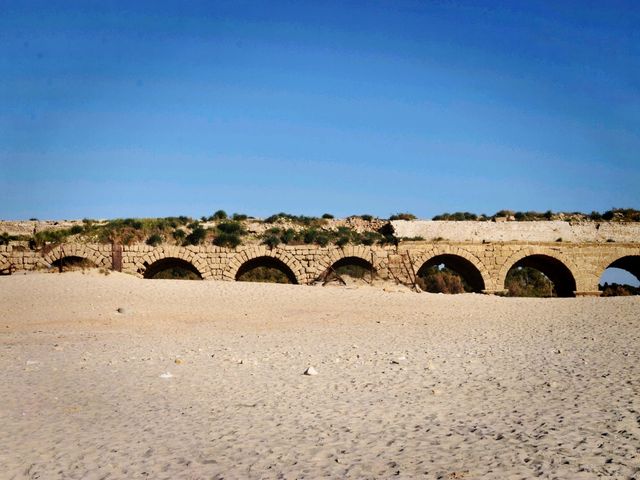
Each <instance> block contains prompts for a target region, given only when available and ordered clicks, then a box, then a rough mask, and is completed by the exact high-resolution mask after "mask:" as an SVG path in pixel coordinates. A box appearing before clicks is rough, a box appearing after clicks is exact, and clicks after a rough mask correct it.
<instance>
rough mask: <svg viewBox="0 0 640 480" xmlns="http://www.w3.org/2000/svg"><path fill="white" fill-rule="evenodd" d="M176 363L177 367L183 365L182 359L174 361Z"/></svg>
mask: <svg viewBox="0 0 640 480" xmlns="http://www.w3.org/2000/svg"><path fill="white" fill-rule="evenodd" d="M174 363H175V364H176V365H180V364H181V363H182V359H180V358H176V359H175V360H174Z"/></svg>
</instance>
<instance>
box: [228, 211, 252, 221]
mask: <svg viewBox="0 0 640 480" xmlns="http://www.w3.org/2000/svg"><path fill="white" fill-rule="evenodd" d="M231 218H232V219H233V220H235V221H236V222H242V221H244V220H246V219H247V218H249V217H247V216H246V215H245V214H244V213H234V214H233V216H232V217H231Z"/></svg>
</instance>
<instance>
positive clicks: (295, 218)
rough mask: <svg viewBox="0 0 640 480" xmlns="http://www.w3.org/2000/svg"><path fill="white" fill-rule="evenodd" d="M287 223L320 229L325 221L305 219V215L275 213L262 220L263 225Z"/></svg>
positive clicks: (313, 218) (322, 219)
mask: <svg viewBox="0 0 640 480" xmlns="http://www.w3.org/2000/svg"><path fill="white" fill-rule="evenodd" d="M278 222H289V223H294V224H298V225H304V226H308V227H320V226H322V225H324V224H325V223H326V219H324V218H318V217H307V216H305V215H292V214H290V213H284V212H280V213H276V214H274V215H271V216H270V217H267V218H265V219H264V223H278Z"/></svg>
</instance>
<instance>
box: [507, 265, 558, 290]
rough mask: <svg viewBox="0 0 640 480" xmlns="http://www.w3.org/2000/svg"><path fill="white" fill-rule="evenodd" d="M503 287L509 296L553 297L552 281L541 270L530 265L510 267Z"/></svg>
mask: <svg viewBox="0 0 640 480" xmlns="http://www.w3.org/2000/svg"><path fill="white" fill-rule="evenodd" d="M505 287H507V290H508V291H509V293H508V295H509V296H510V297H555V296H556V294H555V291H554V287H553V283H552V282H551V280H549V279H548V278H547V277H546V276H545V275H544V274H543V273H542V272H540V271H539V270H536V269H535V268H530V267H521V268H512V269H511V270H509V273H507V278H506V280H505Z"/></svg>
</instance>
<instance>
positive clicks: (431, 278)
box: [416, 266, 471, 293]
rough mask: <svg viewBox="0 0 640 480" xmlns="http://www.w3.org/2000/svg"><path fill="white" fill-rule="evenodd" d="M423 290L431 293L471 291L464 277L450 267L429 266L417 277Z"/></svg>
mask: <svg viewBox="0 0 640 480" xmlns="http://www.w3.org/2000/svg"><path fill="white" fill-rule="evenodd" d="M416 282H417V283H418V286H419V287H420V289H421V290H423V291H425V292H430V293H464V292H467V291H471V289H470V288H469V286H468V285H466V283H465V282H464V280H463V279H462V277H461V276H460V275H458V274H457V273H456V272H454V271H453V270H450V269H448V268H446V267H445V268H442V269H439V268H438V267H437V266H433V267H429V268H427V269H426V270H425V271H424V272H421V273H420V276H418V278H417V279H416Z"/></svg>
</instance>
